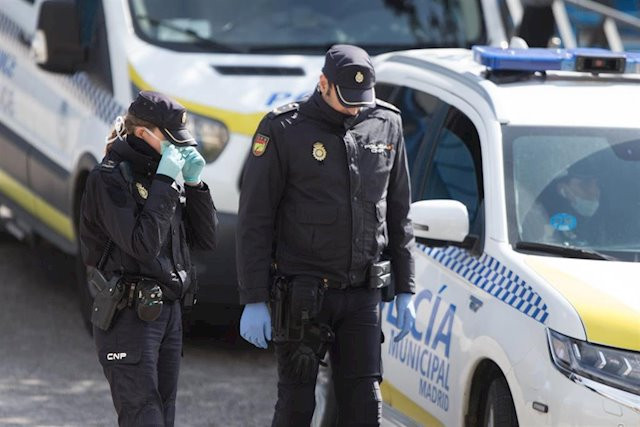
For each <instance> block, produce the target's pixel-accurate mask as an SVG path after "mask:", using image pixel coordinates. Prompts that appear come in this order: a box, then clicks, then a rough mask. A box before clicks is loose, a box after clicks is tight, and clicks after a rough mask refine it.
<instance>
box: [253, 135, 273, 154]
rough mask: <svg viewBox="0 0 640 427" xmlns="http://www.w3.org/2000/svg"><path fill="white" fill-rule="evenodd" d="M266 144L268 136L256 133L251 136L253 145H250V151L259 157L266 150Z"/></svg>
mask: <svg viewBox="0 0 640 427" xmlns="http://www.w3.org/2000/svg"><path fill="white" fill-rule="evenodd" d="M268 144H269V137H268V136H267V135H263V134H261V133H256V136H254V137H253V146H252V147H251V152H252V153H253V155H254V156H256V157H260V156H262V155H263V154H264V152H265V151H266V150H267V145H268Z"/></svg>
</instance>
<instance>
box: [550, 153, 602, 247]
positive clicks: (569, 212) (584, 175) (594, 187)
mask: <svg viewBox="0 0 640 427" xmlns="http://www.w3.org/2000/svg"><path fill="white" fill-rule="evenodd" d="M553 193H554V194H552V195H550V197H549V200H548V201H547V202H546V203H545V202H544V201H543V204H544V206H546V207H547V213H548V214H549V225H550V226H551V231H552V233H553V234H552V236H550V237H551V240H553V241H555V242H562V243H565V244H567V243H570V244H572V245H578V246H584V245H587V244H593V243H595V242H601V241H602V237H603V236H602V234H603V231H602V230H603V227H602V226H601V225H599V224H598V217H599V215H598V213H599V211H600V204H601V188H600V182H599V179H598V177H597V176H596V175H595V174H594V173H593V172H592V171H591V170H586V168H585V167H583V166H579V165H573V166H571V167H570V168H569V169H568V170H567V173H566V175H564V176H563V177H561V178H559V179H558V180H557V182H556V184H555V186H554V191H553Z"/></svg>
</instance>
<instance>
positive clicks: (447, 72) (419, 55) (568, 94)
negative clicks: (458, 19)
mask: <svg viewBox="0 0 640 427" xmlns="http://www.w3.org/2000/svg"><path fill="white" fill-rule="evenodd" d="M380 60H381V62H385V61H391V62H400V63H404V64H407V65H410V66H412V67H416V68H419V69H422V70H424V71H425V73H426V74H425V78H426V79H428V74H429V73H436V74H438V77H440V78H441V77H443V76H444V77H447V78H448V79H450V80H453V81H454V84H453V85H451V84H449V85H447V87H448V88H447V90H449V91H451V92H453V93H454V95H458V96H463V95H462V93H456V91H457V89H456V88H460V91H463V90H465V89H463V87H462V86H465V87H466V88H467V89H468V90H472V91H475V92H476V93H478V94H479V95H481V96H482V98H483V99H485V100H486V102H487V103H488V104H489V106H490V107H491V109H492V110H493V112H494V115H495V118H496V120H498V121H500V122H502V123H506V124H509V125H523V126H584V127H589V126H594V127H625V128H634V127H638V124H639V123H640V120H639V119H640V108H639V105H638V102H637V101H636V100H640V74H632V75H607V76H596V75H591V74H587V73H575V72H560V71H557V72H556V71H553V72H547V74H546V76H541V75H538V76H534V77H528V78H525V79H523V80H521V81H515V82H507V81H506V79H504V78H502V79H500V80H498V79H489V78H487V74H486V72H487V68H486V67H485V66H483V65H480V64H478V63H476V62H475V61H474V60H473V56H472V51H471V50H468V49H419V50H410V51H401V52H394V53H391V54H386V55H385V56H384V57H381V58H380ZM513 75H514V74H512V77H513Z"/></svg>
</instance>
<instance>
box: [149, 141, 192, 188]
mask: <svg viewBox="0 0 640 427" xmlns="http://www.w3.org/2000/svg"><path fill="white" fill-rule="evenodd" d="M184 163H185V160H184V159H183V158H182V155H181V154H180V151H178V149H177V148H176V146H175V145H173V144H171V145H169V146H167V147H166V148H164V150H163V152H162V158H161V159H160V164H159V165H158V170H156V174H161V175H166V176H168V177H169V178H173V179H174V180H175V179H176V178H177V177H178V175H179V174H180V171H181V170H182V167H183V166H184Z"/></svg>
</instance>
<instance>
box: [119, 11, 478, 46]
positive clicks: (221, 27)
mask: <svg viewBox="0 0 640 427" xmlns="http://www.w3.org/2000/svg"><path fill="white" fill-rule="evenodd" d="M130 6H131V14H132V16H133V22H134V26H135V29H136V32H137V33H138V35H139V36H140V37H141V38H143V39H145V40H147V41H148V42H150V43H155V44H158V45H161V46H163V47H167V48H174V49H180V50H191V51H202V50H204V51H212V52H239V53H250V52H259V53H308V54H322V53H324V52H325V51H326V49H327V48H328V47H329V46H331V45H332V44H335V43H350V44H356V45H358V46H361V47H363V48H365V49H367V50H368V51H369V52H370V53H372V54H376V53H380V52H385V51H390V50H396V49H409V48H417V47H434V46H438V47H468V46H471V45H473V44H480V43H483V42H484V41H485V28H484V20H483V16H482V9H481V6H480V0H413V1H411V0H409V1H408V0H375V1H373V0H352V1H344V0H322V1H319V0H313V1H298V0H269V1H267V0H236V1H215V2H212V1H210V0H185V1H180V2H176V1H173V0H130Z"/></svg>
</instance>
